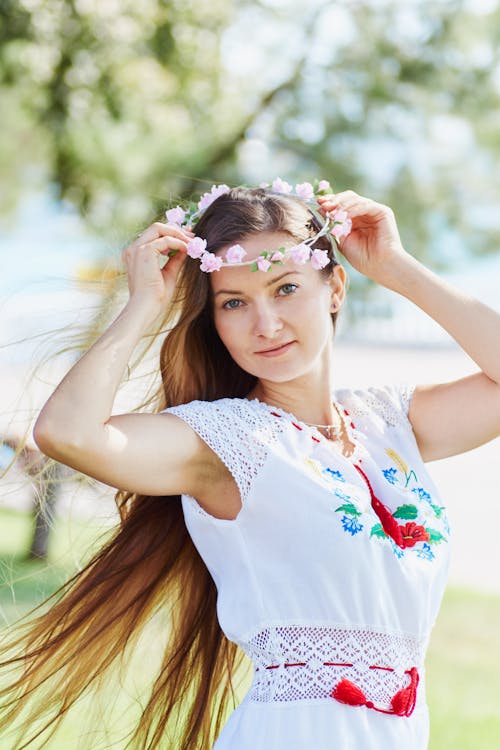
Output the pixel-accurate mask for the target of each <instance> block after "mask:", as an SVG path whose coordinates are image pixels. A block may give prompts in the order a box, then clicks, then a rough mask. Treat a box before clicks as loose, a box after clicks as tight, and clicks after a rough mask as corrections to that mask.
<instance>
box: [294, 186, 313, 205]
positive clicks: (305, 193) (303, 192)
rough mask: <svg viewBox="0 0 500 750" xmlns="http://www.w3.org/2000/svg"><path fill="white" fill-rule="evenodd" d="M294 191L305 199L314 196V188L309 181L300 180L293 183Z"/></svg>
mask: <svg viewBox="0 0 500 750" xmlns="http://www.w3.org/2000/svg"><path fill="white" fill-rule="evenodd" d="M295 193H296V194H297V195H298V196H299V197H300V198H303V199H304V200H306V201H307V200H310V199H311V198H314V188H313V186H312V185H311V183H310V182H301V183H299V184H298V185H295Z"/></svg>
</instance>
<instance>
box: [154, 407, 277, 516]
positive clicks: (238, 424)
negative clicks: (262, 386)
mask: <svg viewBox="0 0 500 750" xmlns="http://www.w3.org/2000/svg"><path fill="white" fill-rule="evenodd" d="M160 413H169V414H175V415H176V416H178V417H181V418H182V419H183V420H184V421H185V422H187V424H188V425H189V426H190V427H191V428H192V429H193V430H195V432H197V433H198V435H199V436H200V437H201V438H202V439H203V440H204V441H205V443H207V445H208V446H209V447H210V448H211V449H212V450H213V451H214V452H215V453H216V454H217V455H218V456H219V458H220V459H221V461H222V462H223V463H224V464H225V466H226V467H227V468H228V469H229V471H230V472H231V474H232V476H233V477H234V480H235V482H236V484H237V486H238V489H239V492H240V497H241V502H242V505H244V504H245V502H246V499H247V497H248V493H249V491H250V487H251V486H252V482H253V481H254V479H255V477H256V476H257V474H258V472H259V470H260V468H261V467H262V466H263V465H264V463H265V461H266V458H267V455H268V452H269V445H270V443H271V442H272V441H274V440H276V438H277V436H278V434H279V433H280V432H281V431H282V430H283V429H284V428H285V426H286V425H280V424H279V423H278V424H277V420H271V419H269V416H268V415H266V414H264V413H262V411H260V410H258V409H252V408H250V402H249V401H247V400H246V399H232V398H222V399H218V400H217V401H201V400H194V401H190V402H188V403H186V404H178V405H176V406H170V407H168V408H167V409H163V410H162V411H161V412H160ZM184 497H186V498H187V499H188V501H189V502H190V504H191V506H192V507H193V509H194V510H195V512H196V513H197V514H199V515H201V516H205V517H207V518H210V519H215V517H214V516H212V515H211V514H210V513H207V511H205V510H204V509H203V508H202V507H201V505H199V503H198V502H197V501H196V499H195V498H194V497H192V496H191V495H187V494H185V495H184ZM219 520H221V519H219ZM222 520H226V519H222Z"/></svg>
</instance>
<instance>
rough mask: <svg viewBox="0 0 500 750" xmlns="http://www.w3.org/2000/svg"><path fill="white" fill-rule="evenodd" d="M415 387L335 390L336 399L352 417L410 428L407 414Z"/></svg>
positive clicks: (395, 385) (398, 384) (405, 384)
mask: <svg viewBox="0 0 500 750" xmlns="http://www.w3.org/2000/svg"><path fill="white" fill-rule="evenodd" d="M415 387H416V385H415V384H414V383H410V382H396V383H388V384H384V385H370V386H361V387H356V388H350V387H345V388H338V389H336V390H335V391H334V397H335V399H336V400H337V401H338V402H339V403H340V404H342V406H344V407H345V409H347V411H348V412H349V415H350V416H352V417H361V418H371V419H373V418H375V419H377V420H379V421H382V422H384V423H385V424H386V425H388V426H390V427H408V426H411V425H410V422H409V419H408V412H409V407H410V401H411V398H412V396H413V393H414V390H415Z"/></svg>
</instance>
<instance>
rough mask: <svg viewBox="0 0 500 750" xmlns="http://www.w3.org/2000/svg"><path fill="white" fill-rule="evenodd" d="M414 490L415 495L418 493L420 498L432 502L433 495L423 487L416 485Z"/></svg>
mask: <svg viewBox="0 0 500 750" xmlns="http://www.w3.org/2000/svg"><path fill="white" fill-rule="evenodd" d="M412 492H414V493H415V495H418V499H419V500H426V501H427V502H428V503H430V502H431V496H430V495H429V493H428V492H426V490H424V488H423V487H414V488H413V489H412Z"/></svg>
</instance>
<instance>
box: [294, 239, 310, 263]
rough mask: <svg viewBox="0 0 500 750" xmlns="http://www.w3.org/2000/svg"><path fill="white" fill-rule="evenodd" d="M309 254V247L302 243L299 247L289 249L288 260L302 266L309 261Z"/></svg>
mask: <svg viewBox="0 0 500 750" xmlns="http://www.w3.org/2000/svg"><path fill="white" fill-rule="evenodd" d="M310 253H311V248H310V247H309V245H306V244H304V243H303V242H302V243H301V244H300V245H297V246H296V247H293V248H292V249H291V251H290V258H291V259H292V260H293V262H294V263H300V264H303V263H306V262H307V261H308V260H309V255H310Z"/></svg>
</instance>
